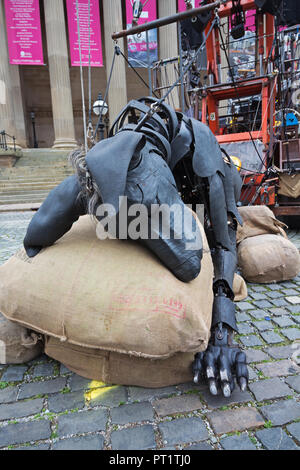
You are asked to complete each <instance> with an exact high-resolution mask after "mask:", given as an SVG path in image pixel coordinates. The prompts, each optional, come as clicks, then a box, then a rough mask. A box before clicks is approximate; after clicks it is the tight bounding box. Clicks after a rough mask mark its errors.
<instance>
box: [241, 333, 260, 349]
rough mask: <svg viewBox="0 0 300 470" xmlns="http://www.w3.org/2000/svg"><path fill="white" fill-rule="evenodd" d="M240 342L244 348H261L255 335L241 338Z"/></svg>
mask: <svg viewBox="0 0 300 470" xmlns="http://www.w3.org/2000/svg"><path fill="white" fill-rule="evenodd" d="M240 340H241V342H242V343H243V345H244V346H246V347H252V346H262V345H263V343H262V342H261V340H260V339H259V337H258V336H256V335H249V336H241V337H240Z"/></svg>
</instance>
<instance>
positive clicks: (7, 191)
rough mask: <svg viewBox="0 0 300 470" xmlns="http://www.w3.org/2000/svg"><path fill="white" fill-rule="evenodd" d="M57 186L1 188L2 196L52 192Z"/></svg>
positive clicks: (0, 193) (0, 194)
mask: <svg viewBox="0 0 300 470" xmlns="http://www.w3.org/2000/svg"><path fill="white" fill-rule="evenodd" d="M56 186H57V185H56V184H49V185H40V186H33V187H32V186H27V187H25V188H24V187H18V186H15V187H11V188H1V186H0V196H3V195H4V194H5V195H6V194H7V195H9V194H26V193H35V192H37V191H44V192H45V191H48V192H49V191H51V189H53V188H55V187H56Z"/></svg>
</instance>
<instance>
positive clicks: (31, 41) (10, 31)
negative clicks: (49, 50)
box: [4, 0, 44, 65]
mask: <svg viewBox="0 0 300 470" xmlns="http://www.w3.org/2000/svg"><path fill="white" fill-rule="evenodd" d="M4 5H5V16H6V29H7V42H8V52H9V62H10V64H13V65H43V64H44V60H43V45H42V34H41V21H40V8H39V0H5V2H4Z"/></svg>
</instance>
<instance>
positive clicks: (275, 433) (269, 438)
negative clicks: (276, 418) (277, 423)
mask: <svg viewBox="0 0 300 470" xmlns="http://www.w3.org/2000/svg"><path fill="white" fill-rule="evenodd" d="M256 437H257V439H259V440H260V442H261V443H262V444H263V446H264V447H265V448H266V449H268V450H294V449H299V447H298V446H296V444H295V443H294V441H293V440H292V439H291V438H290V437H289V436H288V435H287V433H286V432H285V431H284V430H283V429H281V428H270V429H262V430H261V431H257V432H256Z"/></svg>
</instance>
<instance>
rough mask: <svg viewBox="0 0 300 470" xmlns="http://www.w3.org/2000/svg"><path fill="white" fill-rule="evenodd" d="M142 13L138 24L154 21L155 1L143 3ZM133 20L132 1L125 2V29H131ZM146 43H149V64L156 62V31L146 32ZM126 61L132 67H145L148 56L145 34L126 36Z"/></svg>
mask: <svg viewBox="0 0 300 470" xmlns="http://www.w3.org/2000/svg"><path fill="white" fill-rule="evenodd" d="M142 3H144V4H145V6H144V7H143V11H142V13H141V16H140V18H139V20H138V24H139V25H140V24H143V23H149V22H150V21H153V20H156V18H157V11H156V0H149V1H148V2H146V3H145V1H143V2H142ZM132 20H133V0H126V23H127V29H128V28H131V26H132ZM148 42H149V51H150V54H149V59H150V62H151V63H152V62H155V61H156V60H157V29H151V30H150V31H148ZM127 44H128V59H129V62H130V63H131V64H132V65H133V66H134V67H147V64H148V56H147V42H146V33H145V32H143V33H141V34H135V35H133V36H128V38H127Z"/></svg>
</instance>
